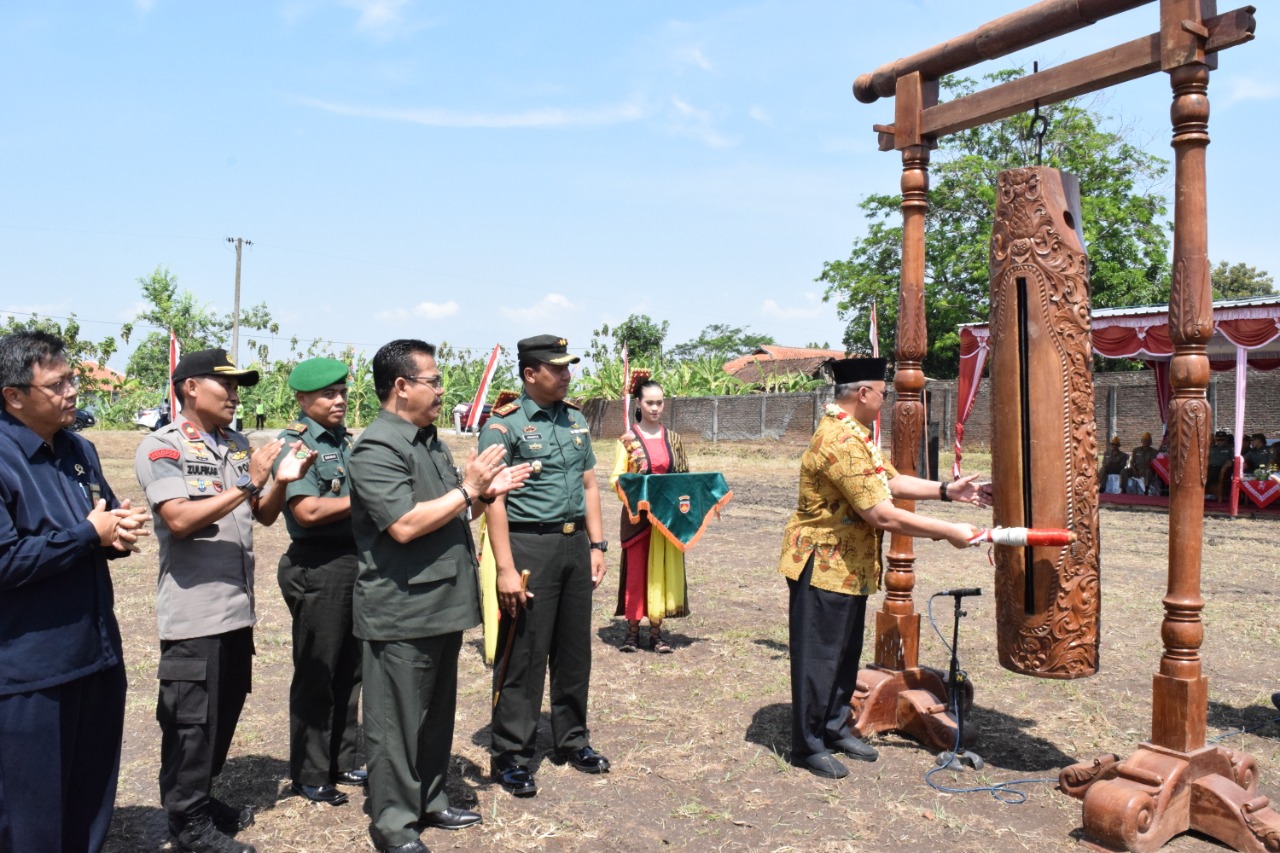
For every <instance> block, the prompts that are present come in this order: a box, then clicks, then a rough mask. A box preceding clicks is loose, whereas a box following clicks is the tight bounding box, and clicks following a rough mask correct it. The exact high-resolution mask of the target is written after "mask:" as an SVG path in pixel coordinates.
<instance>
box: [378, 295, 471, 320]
mask: <svg viewBox="0 0 1280 853" xmlns="http://www.w3.org/2000/svg"><path fill="white" fill-rule="evenodd" d="M458 310H459V309H458V303H457V302H455V301H454V300H452V299H450V300H449V301H448V302H419V303H418V304H417V305H412V306H410V307H408V308H392V309H390V310H388V311H379V312H378V313H377V314H375V315H374V316H375V317H376V318H377V319H379V320H381V321H383V322H384V323H386V322H402V321H405V320H443V319H445V318H446V317H456V316H457V314H458Z"/></svg>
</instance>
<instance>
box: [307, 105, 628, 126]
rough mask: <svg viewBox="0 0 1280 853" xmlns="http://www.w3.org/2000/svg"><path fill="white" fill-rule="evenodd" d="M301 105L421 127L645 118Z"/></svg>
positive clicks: (624, 111)
mask: <svg viewBox="0 0 1280 853" xmlns="http://www.w3.org/2000/svg"><path fill="white" fill-rule="evenodd" d="M299 100H300V102H301V103H303V104H306V105H307V106H311V107H315V108H317V109H321V110H326V111H328V112H331V113H337V114H338V115H346V116H356V117H359V118H376V119H386V120H389V121H403V122H408V123H410V124H422V125H427V126H430V127H489V128H512V127H567V126H575V125H599V124H621V123H624V122H630V121H638V120H639V119H642V118H644V115H645V112H644V109H643V107H641V105H640V104H639V103H638V102H636V101H631V102H628V103H622V104H617V105H614V106H607V107H601V108H600V109H595V110H574V109H564V108H561V107H545V108H543V109H537V110H526V111H524V112H518V113H459V112H453V111H450V110H433V109H391V108H381V107H360V106H353V105H350V104H337V103H333V102H330V101H322V100H319V99H317V98H300V99H299Z"/></svg>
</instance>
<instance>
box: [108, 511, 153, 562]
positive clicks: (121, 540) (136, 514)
mask: <svg viewBox="0 0 1280 853" xmlns="http://www.w3.org/2000/svg"><path fill="white" fill-rule="evenodd" d="M111 514H112V515H114V516H116V518H117V519H119V521H118V522H117V523H116V538H115V539H114V540H113V541H112V542H111V547H112V548H115V549H116V550H117V551H133V552H135V553H136V552H137V551H138V550H140V548H139V545H138V537H139V536H150V535H151V531H150V530H147V529H146V527H145V525H146V524H147V522H149V521H151V513H149V512H147V510H146V507H135V506H134V505H133V504H132V503H131V502H130V501H129V499H128V498H126V499H124V500H123V501H121V502H120V506H119V507H117V508H116V509H113V510H112V511H111Z"/></svg>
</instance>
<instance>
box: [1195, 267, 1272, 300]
mask: <svg viewBox="0 0 1280 853" xmlns="http://www.w3.org/2000/svg"><path fill="white" fill-rule="evenodd" d="M1209 275H1210V278H1211V280H1212V282H1213V298H1214V299H1248V298H1249V297H1250V296H1272V295H1274V294H1275V280H1274V279H1273V278H1272V277H1271V275H1270V274H1269V273H1267V272H1265V271H1263V270H1260V269H1258V268H1257V267H1250V266H1246V265H1244V264H1234V265H1233V264H1229V263H1227V262H1226V261H1218V265H1217V266H1215V267H1214V268H1213V269H1212V270H1211V271H1210V273H1209Z"/></svg>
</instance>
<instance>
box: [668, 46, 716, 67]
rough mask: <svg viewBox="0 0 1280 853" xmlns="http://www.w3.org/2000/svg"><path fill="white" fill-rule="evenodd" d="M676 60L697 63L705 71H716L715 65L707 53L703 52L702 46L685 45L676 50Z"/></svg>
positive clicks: (691, 63)
mask: <svg viewBox="0 0 1280 853" xmlns="http://www.w3.org/2000/svg"><path fill="white" fill-rule="evenodd" d="M676 60H677V61H678V62H680V63H681V64H682V65H696V66H697V67H698V68H701V69H702V70H703V71H714V70H715V66H714V65H712V64H711V60H710V59H707V55H706V54H705V53H703V52H702V49H701V48H697V47H684V48H680V49H679V50H677V51H676Z"/></svg>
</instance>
